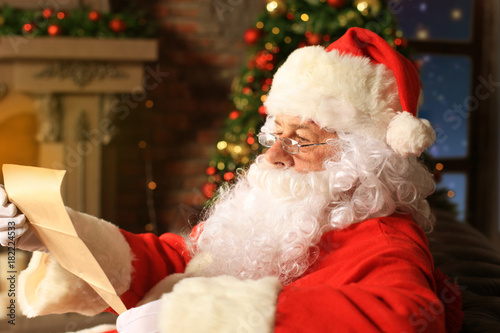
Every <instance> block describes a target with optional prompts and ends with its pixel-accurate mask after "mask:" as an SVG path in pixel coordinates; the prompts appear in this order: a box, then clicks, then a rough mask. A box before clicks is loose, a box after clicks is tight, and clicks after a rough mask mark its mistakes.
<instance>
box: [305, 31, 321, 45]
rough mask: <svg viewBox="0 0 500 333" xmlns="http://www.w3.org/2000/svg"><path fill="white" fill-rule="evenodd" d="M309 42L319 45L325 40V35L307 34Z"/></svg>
mask: <svg viewBox="0 0 500 333" xmlns="http://www.w3.org/2000/svg"><path fill="white" fill-rule="evenodd" d="M306 38H307V44H309V45H319V44H320V43H321V41H322V40H323V37H322V36H321V35H320V34H313V33H310V34H306Z"/></svg>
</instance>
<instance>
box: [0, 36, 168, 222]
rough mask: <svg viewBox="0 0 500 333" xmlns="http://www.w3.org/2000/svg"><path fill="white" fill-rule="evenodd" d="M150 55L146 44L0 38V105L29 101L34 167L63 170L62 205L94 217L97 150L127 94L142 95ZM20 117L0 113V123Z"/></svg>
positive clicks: (150, 43)
mask: <svg viewBox="0 0 500 333" xmlns="http://www.w3.org/2000/svg"><path fill="white" fill-rule="evenodd" d="M157 54H158V43H157V41H156V40H149V39H97V38H71V37H34V38H27V37H23V36H2V37H0V106H1V105H2V99H5V100H7V99H9V98H11V96H16V95H19V94H21V95H22V96H24V97H23V98H25V97H26V96H28V97H30V98H32V100H33V112H34V113H35V114H36V116H37V119H38V122H37V126H38V130H37V133H34V134H33V135H36V138H37V140H38V147H39V148H38V154H37V156H38V157H37V160H38V166H42V167H49V168H57V169H65V170H67V175H66V181H65V185H64V186H65V187H64V189H63V194H64V199H65V202H66V204H67V205H68V206H70V207H72V208H74V209H77V210H80V211H84V212H87V213H89V214H93V215H100V213H101V207H100V202H101V183H102V182H101V175H102V158H101V154H102V146H103V145H105V144H106V143H107V142H109V140H110V138H111V136H112V135H113V131H114V130H115V124H114V123H113V122H114V121H116V118H117V115H118V113H117V111H116V110H117V108H119V106H120V103H121V104H123V100H124V99H126V98H127V97H126V96H130V95H132V96H135V97H137V96H139V97H140V98H145V97H144V96H145V94H146V92H145V88H144V87H145V83H146V81H145V63H151V62H154V61H156V60H157ZM151 68H154V66H152V67H151ZM151 68H148V73H151V72H152V71H153V69H151ZM139 97H137V98H139ZM5 104H8V105H13V104H14V105H15V103H12V102H11V101H9V103H5ZM19 112H26V110H25V109H23V110H17V109H16V108H9V109H8V110H7V109H6V108H5V107H4V108H0V123H1V122H2V121H4V120H6V119H8V118H10V117H13V116H15V115H16V114H17V113H19ZM120 115H122V116H123V115H124V113H123V112H122V113H120ZM2 163H4V161H2Z"/></svg>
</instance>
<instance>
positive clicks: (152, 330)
mask: <svg viewBox="0 0 500 333" xmlns="http://www.w3.org/2000/svg"><path fill="white" fill-rule="evenodd" d="M161 302H162V300H161V299H159V300H157V301H154V302H150V303H146V304H144V305H141V306H139V307H137V308H132V309H130V310H127V311H125V312H124V313H122V314H121V315H119V316H118V319H117V320H116V329H117V330H118V332H119V333H137V332H141V333H159V332H160V329H159V328H158V321H159V313H160V307H161Z"/></svg>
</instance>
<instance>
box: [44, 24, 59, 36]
mask: <svg viewBox="0 0 500 333" xmlns="http://www.w3.org/2000/svg"><path fill="white" fill-rule="evenodd" d="M47 32H48V34H49V35H50V36H59V35H61V34H62V28H61V26H60V25H58V24H51V25H49V27H48V28H47Z"/></svg>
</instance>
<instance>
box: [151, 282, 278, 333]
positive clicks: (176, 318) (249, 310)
mask: <svg viewBox="0 0 500 333" xmlns="http://www.w3.org/2000/svg"><path fill="white" fill-rule="evenodd" d="M281 288H282V286H281V284H280V282H279V281H278V279H277V278H274V277H267V278H263V279H260V280H240V279H238V278H235V277H232V276H218V277H195V278H186V279H184V280H182V281H180V282H179V283H177V284H176V285H175V287H174V290H173V291H172V292H171V293H168V294H165V295H164V296H163V297H162V300H163V301H162V308H161V312H160V313H161V314H160V331H161V332H164V333H167V332H168V333H184V332H199V333H234V332H241V331H244V332H255V333H266V332H272V331H273V330H274V319H275V313H276V302H277V298H278V294H279V292H280V291H281Z"/></svg>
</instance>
